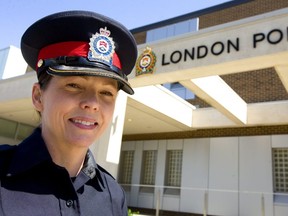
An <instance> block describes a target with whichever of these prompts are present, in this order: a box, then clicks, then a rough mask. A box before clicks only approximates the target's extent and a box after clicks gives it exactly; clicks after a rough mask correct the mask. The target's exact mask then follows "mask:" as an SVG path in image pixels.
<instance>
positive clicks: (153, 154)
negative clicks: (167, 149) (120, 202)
mask: <svg viewBox="0 0 288 216" xmlns="http://www.w3.org/2000/svg"><path fill="white" fill-rule="evenodd" d="M156 163H157V151H155V150H150V151H143V159H142V172H141V184H142V185H154V184H155V173H156ZM141 192H146V193H153V192H154V186H153V187H149V186H147V187H145V186H143V187H141Z"/></svg>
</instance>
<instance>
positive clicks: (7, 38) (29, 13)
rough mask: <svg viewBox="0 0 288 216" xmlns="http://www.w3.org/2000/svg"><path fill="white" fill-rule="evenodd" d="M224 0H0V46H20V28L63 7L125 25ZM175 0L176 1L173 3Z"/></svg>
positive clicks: (168, 16)
mask: <svg viewBox="0 0 288 216" xmlns="http://www.w3.org/2000/svg"><path fill="white" fill-rule="evenodd" d="M227 1H228V0H199V1H196V0H180V1H172V0H145V1H144V0H134V1H133V0H101V1H100V0H0V26H1V33H0V49H3V48H6V47H8V46H9V45H13V46H16V47H20V45H19V44H20V39H21V36H22V34H23V32H24V31H25V30H26V29H27V27H29V26H30V25H31V24H32V23H34V22H35V21H37V20H38V19H40V18H42V17H44V16H46V15H49V14H52V13H55V12H59V11H64V10H90V11H94V12H97V13H101V14H103V15H106V16H109V17H111V18H113V19H116V20H118V21H119V22H121V23H122V24H124V25H125V26H126V27H127V28H128V29H133V28H137V27H141V26H144V25H148V24H152V23H155V22H158V21H162V20H165V19H169V18H172V17H175V16H180V15H183V14H186V13H190V12H194V11H197V10H201V9H204V8H208V7H211V6H215V5H218V4H222V3H224V2H227ZM175 2H176V3H175Z"/></svg>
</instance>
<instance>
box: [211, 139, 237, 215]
mask: <svg viewBox="0 0 288 216" xmlns="http://www.w3.org/2000/svg"><path fill="white" fill-rule="evenodd" d="M209 190H210V191H209V195H208V202H209V204H208V214H211V215H227V216H233V215H238V192H237V191H238V138H237V137H228V138H225V137H224V138H211V143H210V163H209Z"/></svg>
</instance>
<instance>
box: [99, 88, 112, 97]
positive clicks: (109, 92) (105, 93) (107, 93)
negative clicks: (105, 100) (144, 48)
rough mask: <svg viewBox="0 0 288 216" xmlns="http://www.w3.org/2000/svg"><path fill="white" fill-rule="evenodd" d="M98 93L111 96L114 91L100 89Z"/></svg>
mask: <svg viewBox="0 0 288 216" xmlns="http://www.w3.org/2000/svg"><path fill="white" fill-rule="evenodd" d="M100 94H101V95H104V96H111V97H113V96H114V93H113V92H111V91H106V90H105V91H101V92H100Z"/></svg>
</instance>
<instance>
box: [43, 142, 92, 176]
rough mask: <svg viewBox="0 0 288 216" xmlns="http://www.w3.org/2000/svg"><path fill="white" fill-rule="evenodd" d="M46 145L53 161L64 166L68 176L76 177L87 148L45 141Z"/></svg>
mask: <svg viewBox="0 0 288 216" xmlns="http://www.w3.org/2000/svg"><path fill="white" fill-rule="evenodd" d="M46 147H47V149H48V151H49V154H50V156H51V158H52V160H53V162H54V163H55V164H57V165H59V166H61V167H64V168H65V169H66V170H67V171H68V173H69V175H70V177H76V176H77V175H78V174H79V172H80V171H81V169H82V167H83V163H84V160H85V157H86V154H87V150H88V149H87V148H79V147H73V146H69V145H68V146H65V145H62V146H61V145H57V144H55V143H53V144H49V142H46Z"/></svg>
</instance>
